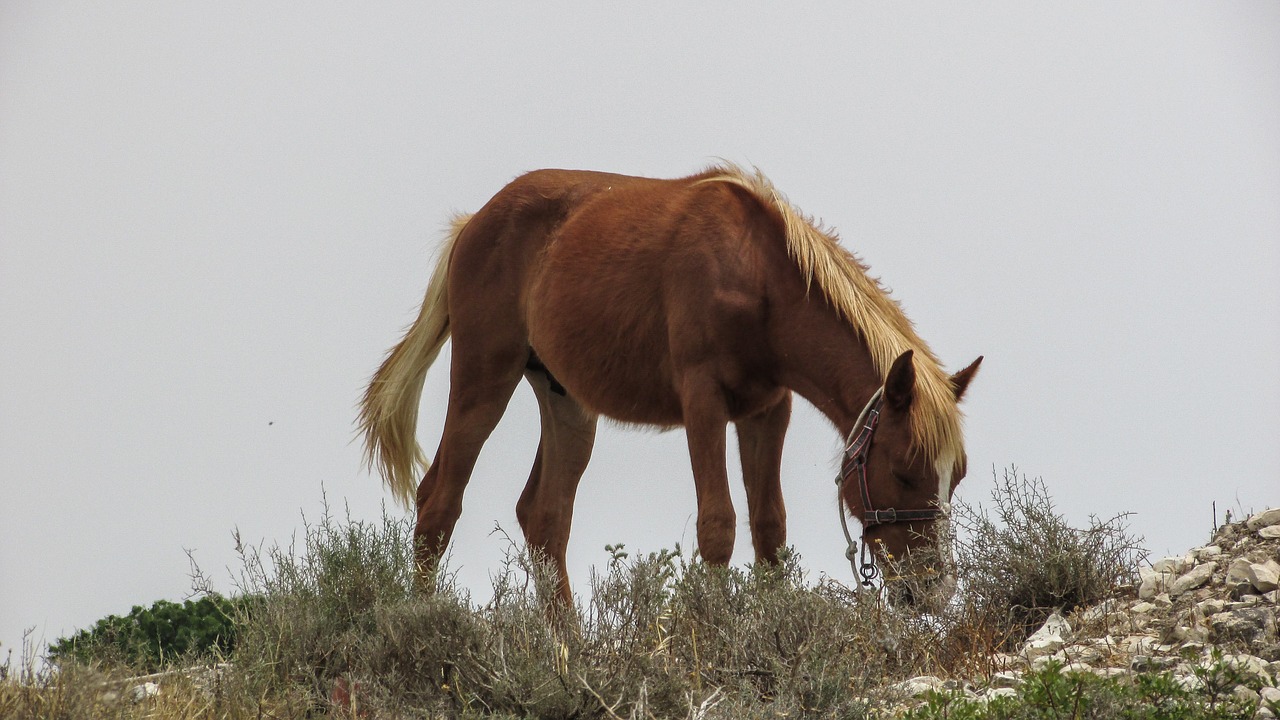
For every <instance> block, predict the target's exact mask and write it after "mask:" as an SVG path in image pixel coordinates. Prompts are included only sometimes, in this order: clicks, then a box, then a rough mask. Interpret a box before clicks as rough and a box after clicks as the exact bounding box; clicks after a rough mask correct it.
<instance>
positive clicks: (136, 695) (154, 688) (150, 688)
mask: <svg viewBox="0 0 1280 720" xmlns="http://www.w3.org/2000/svg"><path fill="white" fill-rule="evenodd" d="M159 694H160V686H159V685H157V684H155V683H153V682H144V683H142V684H141V685H134V686H133V687H131V688H129V699H130V700H132V701H134V702H142V701H143V700H146V699H147V698H153V697H155V696H157V695H159Z"/></svg>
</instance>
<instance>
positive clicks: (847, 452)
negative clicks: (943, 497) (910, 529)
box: [836, 387, 943, 587]
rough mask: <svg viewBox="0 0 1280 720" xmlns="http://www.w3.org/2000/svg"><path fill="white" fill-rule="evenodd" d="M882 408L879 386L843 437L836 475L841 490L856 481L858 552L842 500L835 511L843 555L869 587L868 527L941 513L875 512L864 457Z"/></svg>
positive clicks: (871, 563) (874, 573)
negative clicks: (859, 515)
mask: <svg viewBox="0 0 1280 720" xmlns="http://www.w3.org/2000/svg"><path fill="white" fill-rule="evenodd" d="M883 406H884V387H880V388H879V389H877V390H876V391H875V394H873V395H872V396H871V399H870V400H868V401H867V405H866V407H864V408H863V409H862V413H860V414H859V415H858V421H857V422H855V423H854V424H853V429H851V430H850V431H849V435H848V437H846V438H845V446H844V461H843V462H842V463H841V465H840V474H839V475H837V476H836V487H837V488H838V489H840V490H843V489H844V486H845V484H846V483H848V482H849V480H850V479H851V478H857V480H858V493H859V495H861V499H862V511H863V518H862V548H861V550H859V548H858V543H857V541H855V540H854V539H853V536H852V535H851V534H849V525H848V522H847V521H846V520H845V517H844V505H843V497H842V498H841V502H837V503H836V509H837V511H838V512H839V513H840V528H841V529H842V530H843V531H844V538H845V541H846V542H847V543H848V545H847V547H846V548H845V551H844V556H845V558H846V559H848V560H849V565H850V567H852V568H853V572H854V575H855V576H856V577H857V578H858V579H859V581H860V583H861V585H862V586H864V587H871V582H872V580H874V579H875V578H876V576H877V575H878V574H879V570H878V569H877V568H876V565H875V560H874V558H871V557H869V555H870V551H869V550H868V548H867V541H866V534H867V530H868V529H869V528H872V527H875V526H877V525H891V524H893V523H900V522H916V521H924V520H936V519H937V518H938V517H939V516H940V515H942V512H943V511H942V510H941V509H940V508H924V509H917V510H897V509H894V508H886V509H884V510H877V509H876V507H875V505H873V504H872V503H871V492H870V490H869V489H868V487H867V457H868V456H869V455H870V453H871V441H872V440H873V439H874V437H875V434H876V427H877V426H878V425H879V424H880V410H881V408H882V407H883Z"/></svg>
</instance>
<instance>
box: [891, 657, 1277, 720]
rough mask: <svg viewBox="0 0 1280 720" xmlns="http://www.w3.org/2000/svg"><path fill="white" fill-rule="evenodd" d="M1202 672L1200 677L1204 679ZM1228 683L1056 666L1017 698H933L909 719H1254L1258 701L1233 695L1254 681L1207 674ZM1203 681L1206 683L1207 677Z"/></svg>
mask: <svg viewBox="0 0 1280 720" xmlns="http://www.w3.org/2000/svg"><path fill="white" fill-rule="evenodd" d="M1199 674H1201V673H1198V675H1199ZM1202 674H1204V675H1211V676H1214V677H1217V678H1218V679H1219V680H1222V681H1223V682H1221V683H1218V684H1212V683H1205V684H1203V685H1201V686H1200V687H1198V688H1194V689H1193V688H1188V687H1186V686H1184V685H1182V684H1180V683H1179V682H1178V681H1177V680H1175V679H1174V677H1173V675H1171V674H1170V673H1168V672H1163V673H1143V674H1137V675H1133V676H1122V677H1118V678H1102V677H1099V676H1097V675H1094V674H1092V673H1087V672H1084V673H1080V672H1072V673H1064V672H1063V670H1062V666H1061V665H1060V664H1057V663H1050V664H1049V665H1047V666H1045V667H1044V668H1043V669H1041V670H1039V671H1037V672H1034V673H1030V674H1028V675H1027V676H1026V677H1025V678H1024V679H1023V683H1022V685H1021V687H1020V688H1019V689H1018V691H1017V694H1016V695H1010V696H1007V697H997V698H993V699H991V700H990V701H983V700H980V699H975V698H969V697H965V696H964V695H963V694H961V693H932V694H930V695H929V696H928V698H927V700H926V702H925V703H924V704H923V705H921V706H920V707H918V708H915V709H913V710H911V711H910V712H908V713H906V714H905V715H904V716H903V717H904V720H1112V718H1123V719H1124V720H1251V719H1252V718H1253V717H1254V713H1255V712H1256V706H1257V701H1256V700H1249V699H1242V698H1241V697H1240V696H1237V695H1235V694H1234V693H1232V692H1231V689H1234V688H1235V687H1236V686H1237V685H1238V684H1241V683H1246V684H1247V682H1248V679H1247V678H1245V677H1243V676H1241V675H1240V673H1239V672H1238V671H1234V670H1233V669H1232V668H1231V667H1230V666H1228V665H1227V664H1225V663H1222V662H1218V663H1217V664H1214V665H1212V666H1211V667H1209V668H1207V669H1205V670H1204V671H1203V673H1202ZM1201 680H1202V681H1203V680H1204V678H1203V677H1202V678H1201Z"/></svg>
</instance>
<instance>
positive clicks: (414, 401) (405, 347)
mask: <svg viewBox="0 0 1280 720" xmlns="http://www.w3.org/2000/svg"><path fill="white" fill-rule="evenodd" d="M470 219H471V216H470V215H458V216H456V217H455V218H454V219H453V224H452V227H451V228H450V231H449V236H448V238H446V239H445V242H444V244H443V245H442V246H441V248H440V259H439V260H438V261H437V262H436V269H435V272H433V273H432V274H431V282H430V283H429V284H428V285H427V295H426V298H424V299H423V301H422V309H421V310H420V311H419V312H418V319H417V320H415V321H414V322H413V325H411V326H410V327H409V331H408V332H406V333H405V336H404V339H403V340H401V341H400V343H399V344H398V345H396V346H395V347H394V348H392V349H391V352H389V353H388V354H387V359H386V360H384V361H383V363H382V366H381V367H379V368H378V371H377V372H376V373H374V374H373V379H371V380H370V381H369V387H368V388H366V389H365V391H364V399H363V400H362V401H361V403H360V432H361V433H362V434H363V435H364V451H365V462H366V463H367V464H368V466H369V467H370V468H373V467H376V468H377V469H378V472H379V473H380V474H381V475H382V481H383V483H385V484H386V486H387V487H388V488H389V489H390V490H391V492H392V494H394V495H395V496H396V499H397V500H399V501H400V502H401V503H402V504H403V505H404V506H405V507H408V508H412V507H414V496H415V494H416V492H417V487H418V478H419V477H420V473H422V472H425V471H426V469H427V468H429V467H431V461H430V460H428V459H427V457H426V455H425V454H424V453H423V452H422V448H421V447H420V446H419V445H418V439H417V436H416V434H415V431H416V430H417V426H418V402H419V401H420V399H421V397H422V383H423V381H424V380H426V377H427V369H428V368H430V367H431V363H433V362H435V359H436V357H437V356H438V355H439V354H440V349H441V348H442V347H444V343H445V341H446V340H448V339H449V260H450V258H451V257H452V255H453V245H454V243H455V242H456V241H457V239H458V235H460V234H461V233H462V229H463V228H465V227H466V225H467V222H468V221H469V220H470Z"/></svg>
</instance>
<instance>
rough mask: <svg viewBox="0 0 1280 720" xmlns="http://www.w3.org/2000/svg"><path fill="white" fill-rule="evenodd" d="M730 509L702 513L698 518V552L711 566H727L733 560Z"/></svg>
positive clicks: (732, 516)
mask: <svg viewBox="0 0 1280 720" xmlns="http://www.w3.org/2000/svg"><path fill="white" fill-rule="evenodd" d="M736 521H737V518H736V516H735V515H734V513H733V510H732V509H729V510H728V512H727V513H726V512H717V513H704V514H703V515H702V516H701V517H699V518H698V552H699V553H701V554H702V559H703V560H705V561H707V562H708V563H711V564H712V565H728V564H729V560H730V559H732V558H733V540H734V524H735V522H736Z"/></svg>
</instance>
